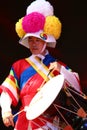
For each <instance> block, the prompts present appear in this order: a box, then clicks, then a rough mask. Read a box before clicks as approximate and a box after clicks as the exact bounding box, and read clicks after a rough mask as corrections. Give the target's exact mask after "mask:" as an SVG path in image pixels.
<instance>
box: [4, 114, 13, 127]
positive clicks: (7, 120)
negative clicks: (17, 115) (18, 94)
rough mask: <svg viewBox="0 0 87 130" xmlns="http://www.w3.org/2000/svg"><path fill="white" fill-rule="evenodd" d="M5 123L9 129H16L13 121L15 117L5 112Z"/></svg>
mask: <svg viewBox="0 0 87 130" xmlns="http://www.w3.org/2000/svg"><path fill="white" fill-rule="evenodd" d="M2 119H3V123H4V125H5V126H7V127H9V126H13V127H14V121H13V115H12V113H11V112H5V113H4V114H3V117H2Z"/></svg>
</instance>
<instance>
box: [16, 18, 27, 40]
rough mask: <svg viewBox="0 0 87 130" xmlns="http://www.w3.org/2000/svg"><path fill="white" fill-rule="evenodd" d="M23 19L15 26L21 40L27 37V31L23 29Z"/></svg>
mask: <svg viewBox="0 0 87 130" xmlns="http://www.w3.org/2000/svg"><path fill="white" fill-rule="evenodd" d="M22 19H23V18H21V19H19V21H18V22H17V23H16V25H15V30H16V33H17V34H18V36H19V37H20V38H22V37H23V36H24V35H25V31H24V30H23V28H22Z"/></svg>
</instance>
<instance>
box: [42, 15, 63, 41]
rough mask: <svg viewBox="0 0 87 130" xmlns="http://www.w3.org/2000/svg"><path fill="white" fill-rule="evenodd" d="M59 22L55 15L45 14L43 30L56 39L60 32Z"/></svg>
mask: <svg viewBox="0 0 87 130" xmlns="http://www.w3.org/2000/svg"><path fill="white" fill-rule="evenodd" d="M61 28H62V25H61V22H60V20H59V19H58V18H57V17H56V16H47V17H46V21H45V25H44V32H45V33H46V34H48V35H53V36H54V38H55V39H56V40H57V39H58V38H59V37H60V34H61Z"/></svg>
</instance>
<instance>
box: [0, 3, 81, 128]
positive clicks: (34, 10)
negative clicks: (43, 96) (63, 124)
mask: <svg viewBox="0 0 87 130" xmlns="http://www.w3.org/2000/svg"><path fill="white" fill-rule="evenodd" d="M61 28H62V24H61V22H60V20H59V18H58V17H56V16H55V15H54V9H53V6H52V5H51V4H50V3H49V2H48V1H45V0H36V1H33V2H32V3H31V4H30V5H29V6H28V7H27V10H26V15H25V16H24V17H22V18H20V19H19V21H18V22H17V23H16V26H15V29H16V32H17V34H18V36H19V37H20V41H19V43H20V44H21V45H23V46H25V47H27V48H29V49H30V51H31V53H32V54H31V56H29V57H28V58H24V59H20V60H18V61H16V62H15V63H13V65H12V67H11V70H10V73H9V74H8V76H7V77H6V79H5V81H4V82H3V83H2V84H1V86H0V91H1V100H0V101H1V110H2V111H1V112H2V119H3V123H4V124H5V126H7V127H9V126H11V125H12V126H13V127H15V128H14V130H28V129H29V127H31V128H32V129H39V128H46V129H49V128H50V129H55V130H56V129H58V128H57V127H56V126H55V128H54V127H53V126H52V123H53V120H50V119H49V118H48V117H47V119H46V120H47V121H48V120H49V122H50V123H46V124H44V123H43V122H41V121H40V120H39V119H38V118H36V119H34V121H33V122H35V123H33V122H31V121H29V120H28V119H27V118H26V112H25V111H23V112H22V113H20V114H19V115H18V118H17V121H16V122H15V123H14V121H13V111H12V106H14V107H16V106H17V105H18V103H19V101H20V102H21V105H20V109H19V111H21V110H22V109H24V108H25V107H26V106H28V105H29V103H30V101H31V100H32V98H33V97H34V96H35V94H36V93H37V92H38V91H39V89H40V86H41V84H42V83H43V81H45V83H46V82H47V81H48V80H49V79H50V77H51V78H52V77H54V76H56V75H58V74H62V75H63V76H64V78H65V79H66V80H67V82H68V83H69V84H70V85H72V86H73V87H74V88H75V89H76V90H80V85H79V78H78V75H77V74H76V73H75V72H72V70H71V69H69V67H67V66H66V65H65V64H64V63H62V62H60V61H57V60H56V59H55V58H54V57H53V56H51V55H50V54H49V51H48V49H47V47H52V48H55V46H56V40H57V39H58V38H59V37H60V35H61ZM53 69H54V71H52V72H51V73H50V74H49V76H47V74H48V73H49V71H50V70H53ZM70 77H73V79H74V82H73V81H72V80H71V78H70ZM35 111H36V110H35ZM43 118H46V117H43ZM54 118H55V117H54ZM54 118H52V119H54ZM36 124H38V125H36Z"/></svg>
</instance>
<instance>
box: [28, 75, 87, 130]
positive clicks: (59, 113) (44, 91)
mask: <svg viewBox="0 0 87 130" xmlns="http://www.w3.org/2000/svg"><path fill="white" fill-rule="evenodd" d="M64 84H65V80H64V77H63V76H62V75H58V76H55V77H53V78H52V79H50V80H49V81H48V82H47V83H46V84H45V85H44V86H43V87H42V88H41V90H40V91H39V92H38V93H37V94H36V95H35V96H34V97H33V99H32V100H31V102H30V104H29V106H28V107H27V109H26V117H27V119H28V120H31V121H32V122H33V123H34V124H36V125H37V126H38V124H37V123H36V122H34V119H36V118H37V117H38V119H39V120H40V121H42V122H47V124H48V125H49V124H50V122H49V120H51V119H52V120H51V121H52V122H51V124H50V128H51V129H52V130H68V129H69V130H74V129H76V128H78V122H79V123H81V121H82V119H83V118H86V112H85V110H84V109H83V108H84V104H86V102H87V100H85V99H84V98H83V95H82V94H80V92H78V91H77V90H75V89H74V88H72V87H71V86H68V88H67V87H64ZM80 103H81V104H80ZM40 116H42V117H43V118H41V117H40ZM81 116H82V117H81ZM44 118H45V119H44ZM54 126H55V127H54ZM39 127H40V126H39ZM46 130H47V129H46ZM76 130H77V129H76Z"/></svg>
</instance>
